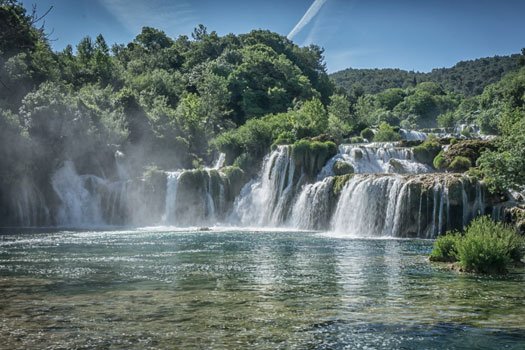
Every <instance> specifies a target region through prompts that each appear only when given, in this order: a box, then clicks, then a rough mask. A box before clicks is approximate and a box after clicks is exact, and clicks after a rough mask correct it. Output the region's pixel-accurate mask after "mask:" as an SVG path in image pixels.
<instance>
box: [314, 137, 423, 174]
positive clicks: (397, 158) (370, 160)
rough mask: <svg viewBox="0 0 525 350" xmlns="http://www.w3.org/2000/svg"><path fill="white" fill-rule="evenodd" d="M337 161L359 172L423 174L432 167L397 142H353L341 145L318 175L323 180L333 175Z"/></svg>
mask: <svg viewBox="0 0 525 350" xmlns="http://www.w3.org/2000/svg"><path fill="white" fill-rule="evenodd" d="M336 162H345V163H348V164H350V165H352V167H353V169H354V172H355V173H358V174H373V173H385V174H386V173H398V174H421V173H428V172H432V168H431V167H430V166H428V165H426V164H422V163H419V162H417V161H416V160H415V159H414V153H413V152H412V149H410V148H407V147H397V146H396V144H395V143H390V142H388V143H370V144H351V145H341V146H339V153H338V154H337V155H335V156H334V157H333V158H332V159H330V160H329V161H328V162H327V163H326V165H325V166H324V168H323V169H322V170H321V172H320V173H319V175H318V179H319V180H321V179H323V178H325V177H327V176H333V175H334V171H333V166H334V164H335V163H336Z"/></svg>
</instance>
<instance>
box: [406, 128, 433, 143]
mask: <svg viewBox="0 0 525 350" xmlns="http://www.w3.org/2000/svg"><path fill="white" fill-rule="evenodd" d="M399 133H400V134H401V137H402V138H403V139H404V140H407V141H424V140H426V139H427V137H428V135H427V134H426V133H424V132H422V131H417V130H406V129H400V130H399Z"/></svg>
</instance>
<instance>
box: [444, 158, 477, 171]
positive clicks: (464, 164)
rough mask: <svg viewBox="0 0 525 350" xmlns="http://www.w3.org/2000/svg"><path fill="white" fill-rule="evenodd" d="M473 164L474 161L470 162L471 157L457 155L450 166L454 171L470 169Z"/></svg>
mask: <svg viewBox="0 0 525 350" xmlns="http://www.w3.org/2000/svg"><path fill="white" fill-rule="evenodd" d="M471 166H472V163H471V162H470V159H468V158H467V157H462V156H457V157H455V158H454V160H453V161H452V162H451V163H450V165H449V166H448V168H449V169H450V170H454V171H467V170H468V169H470V167H471Z"/></svg>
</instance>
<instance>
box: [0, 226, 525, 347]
mask: <svg viewBox="0 0 525 350" xmlns="http://www.w3.org/2000/svg"><path fill="white" fill-rule="evenodd" d="M431 244H432V242H431V241H425V240H394V239H382V240H381V239H376V240H367V239H341V238H337V237H331V236H329V235H325V234H320V233H311V232H310V233H308V232H283V231H274V232H264V231H236V230H220V231H212V232H195V231H193V232H191V231H171V230H156V229H150V230H133V231H110V232H82V231H80V232H79V231H77V232H46V233H24V234H16V233H12V234H3V235H1V236H0V298H1V299H2V302H1V304H0V315H1V323H0V339H2V342H1V343H0V348H5V349H16V348H64V349H65V348H68V349H71V348H79V349H83V348H90V349H91V348H101V349H102V348H104V349H105V348H114V349H129V348H137V349H143V348H170V349H171V348H180V349H189V348H196V349H199V348H202V349H205V348H214V349H220V348H230V349H238V348H261V349H275V348H282V349H289V348H292V349H294V348H297V349H360V348H387V349H395V348H399V349H422V348H425V349H447V348H448V349H454V348H463V349H465V348H472V349H494V348H498V349H502V348H505V349H523V348H525V298H524V296H525V289H524V285H525V284H524V282H525V275H524V274H520V273H514V274H510V275H507V276H505V277H500V278H495V277H481V276H475V275H461V274H457V273H455V272H451V271H448V270H446V269H444V268H442V267H440V266H439V265H435V264H431V263H429V262H428V261H427V259H426V256H427V254H428V253H429V251H430V249H431Z"/></svg>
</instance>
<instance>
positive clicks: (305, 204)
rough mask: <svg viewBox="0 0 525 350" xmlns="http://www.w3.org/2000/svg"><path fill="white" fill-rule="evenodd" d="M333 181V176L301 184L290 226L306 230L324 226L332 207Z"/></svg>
mask: <svg viewBox="0 0 525 350" xmlns="http://www.w3.org/2000/svg"><path fill="white" fill-rule="evenodd" d="M333 182H334V178H333V177H327V178H325V179H324V180H322V181H318V182H316V183H314V184H308V185H304V186H303V189H302V191H301V194H300V195H299V197H298V198H297V201H296V202H295V204H294V206H293V209H292V216H291V222H290V226H291V227H294V228H300V229H307V230H319V229H324V228H326V225H327V223H328V221H329V219H330V214H331V209H332V208H331V203H332V199H331V197H332V186H333Z"/></svg>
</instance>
